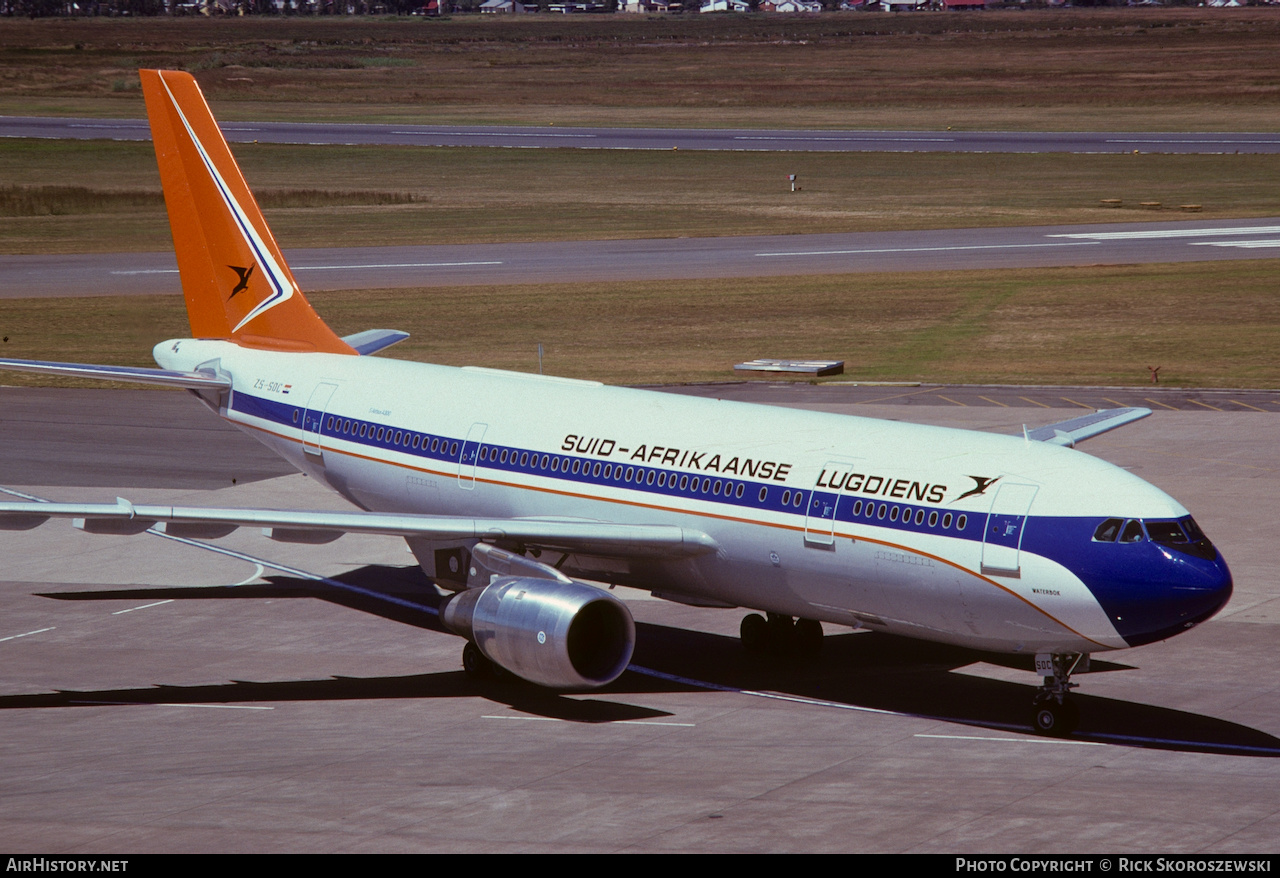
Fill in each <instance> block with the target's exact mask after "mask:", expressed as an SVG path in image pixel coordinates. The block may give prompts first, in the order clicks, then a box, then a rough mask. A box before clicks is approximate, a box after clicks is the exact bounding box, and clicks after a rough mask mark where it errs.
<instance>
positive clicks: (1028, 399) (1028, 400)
mask: <svg viewBox="0 0 1280 878" xmlns="http://www.w3.org/2000/svg"><path fill="white" fill-rule="evenodd" d="M1018 399H1025V400H1026V401H1027V402H1029V403H1031V404H1032V405H1038V406H1040V408H1042V409H1047V408H1053V406H1048V405H1045V404H1044V403H1042V402H1036V401H1035V400H1034V399H1030V398H1029V397H1025V396H1020V397H1018Z"/></svg>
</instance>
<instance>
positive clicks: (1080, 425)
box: [1024, 407, 1151, 448]
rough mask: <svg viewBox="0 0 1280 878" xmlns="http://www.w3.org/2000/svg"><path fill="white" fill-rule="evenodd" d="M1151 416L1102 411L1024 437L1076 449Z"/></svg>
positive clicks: (1126, 410)
mask: <svg viewBox="0 0 1280 878" xmlns="http://www.w3.org/2000/svg"><path fill="white" fill-rule="evenodd" d="M1149 414H1151V409H1145V408H1137V407H1134V408H1122V409H1102V410H1101V411H1096V412H1092V413H1090V414H1087V415H1081V416H1080V417H1078V418H1072V419H1071V420H1069V421H1059V422H1058V423H1056V424H1049V425H1047V426H1044V427H1036V428H1035V429H1034V430H1026V429H1025V428H1024V435H1025V436H1026V437H1027V438H1028V439H1030V440H1032V441H1034V442H1046V443H1048V444H1050V445H1065V446H1066V447H1068V448H1074V447H1075V444H1076V443H1077V442H1083V441H1084V440H1086V439H1092V438H1093V437H1094V436H1097V435H1099V434H1100V433H1105V432H1107V431H1108V430H1114V429H1115V428H1116V427H1123V426H1124V425H1125V424H1131V423H1133V422H1134V421H1140V420H1142V419H1143V418H1145V417H1146V416H1147V415H1149Z"/></svg>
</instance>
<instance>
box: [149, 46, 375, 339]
mask: <svg viewBox="0 0 1280 878" xmlns="http://www.w3.org/2000/svg"><path fill="white" fill-rule="evenodd" d="M141 75H142V93H143V95H144V96H145V98H146V101H147V117H148V119H149V120H150V122H151V138H152V140H153V141H154V143H155V148H156V162H157V163H158V164H159V165H160V181H161V183H162V185H163V186H164V200H165V205H166V206H167V207H168V209H169V227H170V228H171V229H172V231H173V245H174V249H175V250H176V252H177V255H178V272H179V274H180V275H181V277H182V293H183V296H184V297H185V298H186V300H187V317H188V318H189V319H190V321H191V332H192V334H193V335H195V336H196V337H197V338H226V339H231V340H233V341H236V342H238V343H240V344H243V345H247V346H251V347H262V348H271V349H275V350H295V351H327V352H330V353H344V354H354V353H355V351H354V350H352V348H351V347H350V345H348V344H347V343H346V342H344V341H343V340H342V339H341V338H339V337H338V336H337V335H335V334H334V332H333V330H331V329H330V328H329V327H328V326H326V325H325V323H324V321H323V320H321V319H320V317H319V316H318V315H317V314H316V313H315V311H313V310H312V309H311V305H310V304H308V303H307V300H306V297H304V296H303V295H302V290H301V289H299V288H298V283H297V281H295V280H294V278H293V272H291V271H290V270H289V266H288V265H287V264H285V261H284V256H283V255H282V254H281V253H280V248H279V246H278V245H277V244H276V240H275V237H274V236H272V234H271V230H270V229H269V228H268V227H267V223H266V220H264V219H263V217H262V212H261V211H260V210H258V204H257V202H256V201H254V198H253V194H252V193H251V192H250V191H249V187H248V185H247V184H246V183H245V181H244V177H243V176H242V175H241V173H240V168H239V167H238V166H237V165H236V160H235V158H234V157H232V155H231V150H230V149H229V148H228V147H227V142H226V140H224V139H223V137H222V132H221V131H219V130H218V123H217V122H215V121H214V118H213V114H212V113H210V112H209V105H208V104H206V103H205V100H204V95H202V94H201V93H200V86H198V85H197V84H196V81H195V79H193V78H192V77H191V75H190V74H189V73H181V72H177V71H172V70H143V71H141Z"/></svg>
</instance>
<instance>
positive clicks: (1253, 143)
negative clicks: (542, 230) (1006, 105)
mask: <svg viewBox="0 0 1280 878" xmlns="http://www.w3.org/2000/svg"><path fill="white" fill-rule="evenodd" d="M221 128H222V131H223V134H224V135H225V136H226V138H227V140H229V141H231V142H233V143H252V142H261V143H299V144H316V145H319V144H326V145H374V144H376V145H385V146H489V147H515V148H524V149H532V148H550V149H695V150H746V151H771V152H792V151H803V152H1071V153H1120V152H1134V151H1135V150H1136V151H1138V152H1158V153H1201V154H1204V153H1210V154H1217V153H1275V152H1280V133H1275V132H1236V133H1196V132H1145V133H1143V132H1075V131H1071V132H1048V131H865V130H789V129H728V128H724V129H722V128H562V127H551V126H548V127H546V128H534V127H516V126H495V125H404V124H392V125H374V124H343V123H333V122H323V123H304V122H229V123H225V124H223V125H222V126H221ZM0 137H44V138H58V139H74V140H96V139H108V140H150V139H151V133H150V131H149V130H148V129H147V123H146V121H145V120H143V119H78V118H55V117H40V116H0Z"/></svg>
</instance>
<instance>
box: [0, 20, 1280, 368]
mask: <svg viewBox="0 0 1280 878" xmlns="http://www.w3.org/2000/svg"><path fill="white" fill-rule="evenodd" d="M1277 57H1280V9H1244V10H1204V9H1196V10H1190V9H1188V10H1159V9H1155V10H1148V9H1138V10H1099V11H1096V12H1095V11H1089V10H1056V11H1048V10H1041V11H1036V12H1025V13H1012V12H1011V13H998V14H982V15H960V16H957V15H945V14H939V15H903V16H894V15H874V14H871V15H868V14H848V15H824V16H818V17H802V18H786V17H763V16H743V17H728V18H722V17H718V16H717V17H706V16H704V17H688V18H678V19H677V18H654V19H650V18H644V17H626V16H618V17H594V16H591V17H589V16H581V17H570V18H568V19H564V18H556V19H551V18H550V17H524V18H520V19H510V20H497V21H495V20H480V19H478V18H470V19H458V20H455V21H443V22H427V21H421V20H413V21H407V20H399V21H396V20H376V19H354V20H353V19H329V20H323V19H308V20H299V19H290V20H287V21H281V20H274V21H273V20H270V19H257V20H245V21H232V20H225V21H194V20H174V21H164V20H157V21H122V20H114V21H105V20H95V21H83V20H79V21H31V22H27V21H12V20H6V21H4V22H3V29H0V112H5V113H20V114H41V113H75V114H87V115H101V116H141V115H142V105H141V98H140V95H139V93H138V90H137V87H136V83H137V79H136V72H135V71H136V68H137V67H139V66H165V67H173V66H177V67H186V68H189V69H192V70H193V71H194V72H195V73H196V76H197V78H198V79H199V80H200V82H201V84H202V86H203V88H204V89H205V91H206V93H207V94H208V95H209V97H210V99H211V102H212V103H213V105H214V109H215V112H216V113H217V114H218V115H219V117H220V118H223V119H225V120H232V119H273V118H274V119H279V118H289V119H301V118H311V119H338V118H344V119H358V120H366V121H368V120H393V119H394V120H405V121H418V122H431V121H452V120H471V121H484V122H520V123H530V124H550V123H554V124H564V123H569V122H572V123H585V124H619V123H621V124H656V125H711V126H714V125H743V126H752V125H758V126H783V125H786V126H884V127H893V128H910V127H945V126H948V125H951V126H954V127H960V128H1009V129H1058V130H1062V129H1095V130H1135V129H1136V130H1143V129H1148V130H1158V129H1163V130H1178V129H1188V130H1229V129H1235V130H1275V129H1276V128H1277V127H1280V112H1277V110H1280V66H1278V65H1277V64H1276V63H1275V59H1276V58H1277ZM236 153H237V156H238V157H239V159H240V161H241V164H242V165H243V167H244V169H245V173H246V176H247V177H248V179H249V181H250V184H251V185H252V186H253V187H254V189H255V191H256V192H257V193H258V194H259V196H260V199H261V201H262V203H263V206H264V210H265V212H266V213H267V214H268V217H269V219H270V221H271V223H272V225H273V227H274V228H275V230H276V232H277V235H278V237H279V238H280V240H281V242H282V243H283V244H284V246H286V247H305V246H328V245H333V244H343V245H360V244H375V243H376V244H384V243H400V244H407V243H445V242H468V241H493V240H552V239H574V238H600V237H624V238H631V237H669V236H679V235H724V234H763V233H767V234H779V233H788V232H792V233H800V232H824V231H863V230H872V229H911V228H941V227H960V226H996V225H1013V224H1018V225H1022V224H1058V223H1075V222H1105V221H1121V220H1125V219H1152V218H1156V217H1161V218H1177V217H1179V216H1182V215H1181V214H1179V213H1177V211H1168V212H1163V213H1161V214H1152V213H1150V212H1146V211H1138V210H1137V209H1134V208H1133V207H1132V206H1133V205H1135V204H1136V203H1138V202H1142V201H1160V202H1163V203H1164V204H1165V205H1169V206H1176V205H1179V204H1184V203H1195V204H1200V205H1202V206H1203V209H1202V211H1201V212H1200V213H1197V214H1195V216H1196V217H1197V218H1203V219H1213V218H1226V217H1249V216H1274V215H1280V157H1276V156H1238V155H1228V156H1156V155H1097V156H1062V155H1056V156H1055V155H1038V156H1037V155H946V154H894V155H885V154H880V155H877V154H857V155H842V154H778V153H715V154H713V153H697V152H688V151H682V152H668V151H655V152H595V151H560V150H547V151H544V150H493V149H414V148H355V147H351V148H340V147H333V148H324V149H316V148H310V147H288V146H269V145H244V146H237V147H236ZM790 173H796V174H799V176H800V182H801V185H802V187H803V190H802V191H801V192H799V193H794V194H793V193H790V192H788V191H787V184H786V179H785V178H786V175H787V174H790ZM1104 198H1119V199H1122V200H1123V202H1124V203H1125V207H1122V208H1119V209H1111V208H1104V207H1102V206H1101V205H1100V203H1099V202H1100V200H1101V199H1104ZM170 246H171V245H170V240H169V235H168V230H167V224H166V221H165V216H164V211H163V204H162V200H161V198H160V194H159V180H158V175H157V173H156V170H155V165H154V159H153V157H152V155H151V151H150V146H149V145H148V144H128V143H106V142H96V143H95V142H84V143H69V142H53V141H4V142H0V253H30V252H39V253H48V252H78V251H100V252H101V251H119V250H165V249H168V248H169V247H170ZM1276 266H1277V262H1276V261H1275V260H1269V261H1268V260H1259V261H1256V262H1232V263H1210V264H1205V265H1194V264H1189V265H1176V266H1133V267H1130V266H1120V267H1095V268H1071V269H1052V270H1045V271H1004V272H995V271H991V272H952V273H937V274H933V273H912V274H905V273H904V274H894V275H851V276H845V277H838V276H837V277H832V276H822V277H792V278H761V279H746V280H743V279H734V280H726V281H674V282H661V283H658V282H648V283H628V284H573V285H551V286H518V285H517V286H505V287H494V288H475V287H468V288H459V289H431V290H397V291H351V292H347V293H326V294H316V295H314V296H313V297H312V299H313V301H314V302H315V303H316V305H317V308H318V310H319V311H320V312H321V313H322V314H323V315H324V316H325V317H326V318H327V319H329V320H331V321H332V323H333V324H334V326H335V328H337V329H338V330H339V331H340V332H344V333H345V332H354V331H357V330H360V329H365V328H368V327H369V326H372V325H380V326H392V327H398V328H403V329H406V330H409V331H411V332H413V333H414V337H413V339H411V340H410V341H409V342H406V343H405V344H403V345H400V346H398V347H396V348H394V349H392V351H391V352H390V353H392V354H394V355H397V356H405V357H412V358H416V359H424V360H430V361H433V362H443V363H453V364H467V363H470V364H481V365H489V366H496V367H501V368H512V369H522V370H533V369H535V368H536V354H535V351H536V346H537V344H538V343H540V342H541V343H542V344H543V345H544V346H545V348H546V352H547V358H546V368H547V371H549V372H552V373H558V374H564V375H570V376H577V377H587V378H597V379H601V380H605V381H610V382H617V383H650V382H660V381H684V380H716V379H724V378H727V377H730V376H731V375H732V372H731V371H730V369H731V366H732V364H733V363H734V362H737V361H740V360H742V359H746V358H750V357H755V356H826V357H834V358H838V359H844V360H846V361H847V363H848V369H849V372H850V374H851V375H852V376H854V377H859V378H866V379H895V380H909V379H918V380H927V381H953V382H954V381H958V382H988V381H993V382H1006V381H1018V382H1021V381H1027V382H1033V383H1035V382H1040V383H1077V382H1081V383H1100V384H1136V383H1141V382H1142V381H1144V380H1145V379H1146V376H1147V372H1146V369H1147V367H1148V366H1157V365H1158V366H1161V367H1162V372H1161V376H1162V378H1163V379H1165V380H1167V381H1169V382H1170V383H1173V384H1182V385H1189V386H1262V387H1280V365H1277V363H1276V362H1275V357H1274V351H1275V350H1276V349H1277V348H1278V347H1280V344H1278V342H1280V304H1278V303H1280V297H1278V296H1277V291H1276V275H1277V271H1276ZM494 315H501V318H502V319H494ZM187 333H188V329H187V327H186V322H185V318H184V315H183V314H182V312H181V305H180V302H179V301H178V300H177V299H175V298H171V297H158V298H128V299H90V300H84V299H80V300H72V299H65V300H56V299H41V300H20V299H19V300H0V335H2V336H3V337H4V338H5V339H6V341H4V342H3V343H2V346H0V350H3V352H4V355H6V356H12V357H31V358H49V357H57V358H62V359H73V360H85V361H90V362H94V361H98V362H129V363H134V364H138V365H145V364H148V363H149V352H150V349H151V346H152V345H153V344H154V343H155V342H156V341H157V340H159V339H162V338H166V337H172V336H183V335H186V334H187ZM4 380H5V381H6V382H14V383H16V382H21V381H23V380H25V379H24V377H22V376H6V377H5V379H4Z"/></svg>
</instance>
